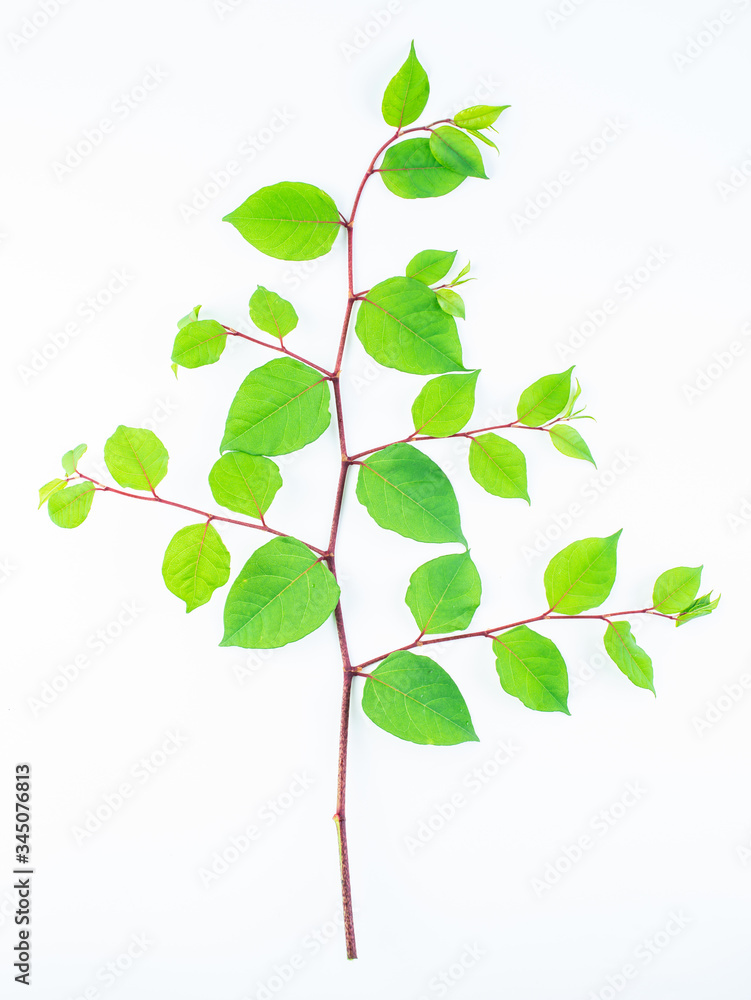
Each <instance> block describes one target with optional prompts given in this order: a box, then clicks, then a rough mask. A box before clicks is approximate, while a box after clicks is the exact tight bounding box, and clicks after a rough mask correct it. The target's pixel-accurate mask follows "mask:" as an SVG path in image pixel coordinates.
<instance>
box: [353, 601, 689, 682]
mask: <svg viewBox="0 0 751 1000" xmlns="http://www.w3.org/2000/svg"><path fill="white" fill-rule="evenodd" d="M629 615H656V616H657V617H658V618H668V619H670V621H675V620H676V618H677V617H678V616H677V615H666V614H663V613H662V612H661V611H655V609H654V607H649V608H638V609H635V610H632V611H608V612H603V614H601V615H557V614H554V613H553V611H552V609H551V610H548V611H546V612H544V614H541V615H535V616H534V617H533V618H522V619H520V620H519V621H518V622H509V623H508V624H507V625H496V626H495V627H493V628H486V629H479V630H478V631H477V632H461V633H459V634H458V635H442V636H439V637H438V638H436V639H423V638H421V637H420V638H417V639H415V641H414V642H410V643H408V644H407V645H406V646H399V647H398V648H397V649H392V650H390V651H389V652H388V653H382V654H381V655H380V656H373V657H371V659H369V660H364V661H363V662H362V663H358V664H357V665H356V666H355V667H353V668H352V669H353V672H354V673H356V674H359V675H362V671H363V670H364V669H365V668H366V667H369V666H371V664H373V663H379V662H380V661H381V660H385V659H386V657H387V656H391V654H392V653H401V652H405V651H407V650H410V649H416V648H417V647H418V646H432V645H435V644H436V643H439V642H456V641H457V640H459V639H481V638H482V639H495V638H497V635H496V633H500V632H507V631H508V630H509V629H510V628H516V627H517V626H518V625H531V624H532V623H533V622H542V621H552V622H560V621H603V622H608V623H609V622H610V619H611V618H624V617H627V616H629ZM363 676H366V675H363Z"/></svg>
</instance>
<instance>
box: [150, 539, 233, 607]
mask: <svg viewBox="0 0 751 1000" xmlns="http://www.w3.org/2000/svg"><path fill="white" fill-rule="evenodd" d="M162 576H163V577H164V582H165V583H166V584H167V589H168V590H170V591H172V593H173V594H174V595H175V596H176V597H179V598H180V600H181V601H185V610H186V611H187V612H191V611H195V609H196V608H198V607H200V606H201V605H202V604H206V602H207V601H210V600H211V596H212V594H213V593H214V591H215V590H216V589H217V588H218V587H223V586H224V585H225V583H226V582H227V581H228V580H229V552H228V551H227V549H226V547H225V545H224V542H223V541H222V539H221V537H220V535H219V532H218V531H217V530H216V528H215V527H214V526H213V524H210V523H209V522H208V521H205V522H203V523H202V524H191V525H188V527H187V528H181V529H180V530H179V531H178V532H177V534H176V535H175V536H174V538H173V539H172V541H171V542H170V543H169V545H168V546H167V551H166V552H165V553H164V562H163V563H162Z"/></svg>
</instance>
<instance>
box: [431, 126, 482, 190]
mask: <svg viewBox="0 0 751 1000" xmlns="http://www.w3.org/2000/svg"><path fill="white" fill-rule="evenodd" d="M429 141H430V152H431V153H432V154H433V156H434V157H435V158H436V160H438V162H439V163H440V164H441V166H443V167H446V168H447V169H448V170H453V171H455V172H456V173H457V174H461V175H462V176H463V177H481V178H483V179H484V180H487V178H488V175H487V174H486V173H485V167H484V165H483V162H482V156H481V155H480V150H479V149H478V148H477V146H475V144H474V143H473V142H472V140H471V139H470V138H469V136H468V135H465V134H464V132H460V131H459V129H456V128H451V126H450V125H442V126H441V127H440V128H437V129H434V130H433V131H432V132H431V134H430V140H429Z"/></svg>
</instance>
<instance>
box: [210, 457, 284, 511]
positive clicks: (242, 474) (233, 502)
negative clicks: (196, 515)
mask: <svg viewBox="0 0 751 1000" xmlns="http://www.w3.org/2000/svg"><path fill="white" fill-rule="evenodd" d="M281 485H282V477H281V475H280V474H279V469H278V467H277V466H276V465H275V464H274V462H272V461H271V459H269V458H263V457H261V456H260V455H247V454H246V453H245V452H242V451H228V452H226V454H224V455H222V457H221V458H220V459H219V461H218V462H215V463H214V465H213V467H212V469H211V472H210V473H209V486H210V487H211V493H212V496H213V497H214V499H215V500H216V502H217V503H218V504H221V505H222V507H226V508H227V510H234V511H237V513H238V514H249V515H250V516H251V517H256V518H258V519H259V520H260V519H261V518H263V515H264V514H265V513H266V511H267V510H268V509H269V507H270V506H271V501H272V500H273V499H274V497H275V496H276V493H277V490H278V489H279V488H280V487H281Z"/></svg>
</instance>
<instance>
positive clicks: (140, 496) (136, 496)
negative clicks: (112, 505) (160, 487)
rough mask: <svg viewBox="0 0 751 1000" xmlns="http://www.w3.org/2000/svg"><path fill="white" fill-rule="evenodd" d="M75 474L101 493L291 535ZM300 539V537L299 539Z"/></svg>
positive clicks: (284, 536)
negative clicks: (159, 504) (114, 494)
mask: <svg viewBox="0 0 751 1000" xmlns="http://www.w3.org/2000/svg"><path fill="white" fill-rule="evenodd" d="M76 475H77V476H78V477H79V478H80V479H87V480H88V481H89V482H90V483H93V484H94V486H96V488H97V490H99V491H100V492H102V493H117V494H118V495H119V496H121V497H130V498H131V499H132V500H147V501H148V502H149V503H161V504H164V505H165V506H166V507H177V508H178V509H179V510H187V511H188V512H189V513H191V514H198V515H199V516H200V517H204V518H206V520H207V521H224V522H225V523H226V524H239V525H241V527H243V528H255V529H256V531H265V532H267V534H269V535H276V536H277V537H279V538H291V537H292V536H291V535H290V534H289V532H287V531H277V529H276V528H270V527H269V525H268V524H266V522H265V521H264V520H263V518H261V521H260V523H259V524H256V523H255V522H254V521H240V520H238V519H237V518H234V517H224V516H223V515H222V514H212V513H210V512H209V511H207V510H199V508H198V507H189V506H188V505H187V504H184V503H177V502H176V501H175V500H165V499H164V498H163V497H159V496H157V495H156V493H154V494H153V495H149V494H144V493H130V492H129V491H128V490H118V489H117V488H116V487H114V486H107V485H106V484H105V483H100V482H99V481H98V480H97V479H92V477H91V476H87V475H85V474H84V473H83V472H79V471H78V470H77V469H76ZM300 541H302V539H300ZM303 545H307V547H308V548H309V549H312V551H313V552H317V553H318V555H320V556H325V555H326V554H327V553H326V552H325V551H324V550H323V549H319V548H318V547H317V546H315V545H311V544H310V542H303Z"/></svg>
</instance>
